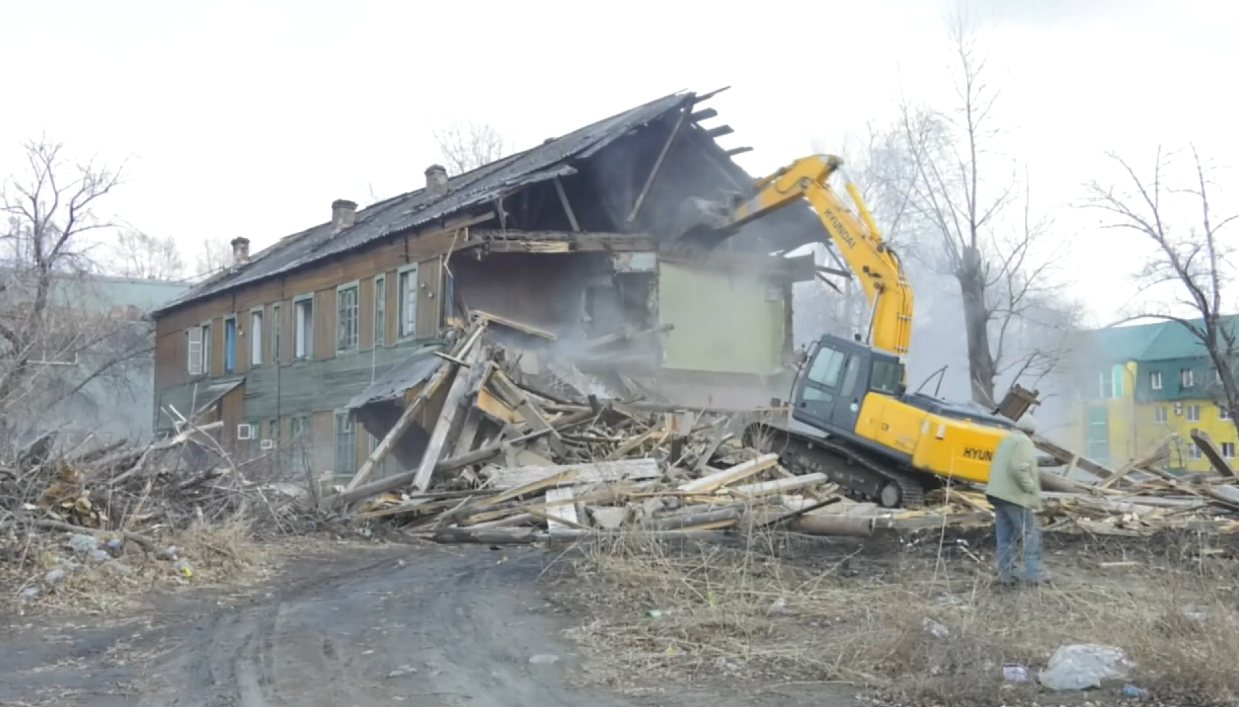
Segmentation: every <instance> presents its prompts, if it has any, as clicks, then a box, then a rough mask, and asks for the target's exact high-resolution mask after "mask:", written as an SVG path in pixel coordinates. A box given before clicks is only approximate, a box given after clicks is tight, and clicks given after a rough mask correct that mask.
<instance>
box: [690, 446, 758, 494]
mask: <svg viewBox="0 0 1239 707" xmlns="http://www.w3.org/2000/svg"><path fill="white" fill-rule="evenodd" d="M778 463H779V455H777V454H763V455H762V456H760V457H758V458H756V459H753V460H751V461H747V462H744V463H743V464H737V465H735V466H733V467H730V468H728V469H723V470H721V471H716V472H714V473H712V474H708V475H706V476H703V477H701V478H700V479H694V480H692V481H689V482H686V483H683V484H680V486H678V487H677V490H679V491H692V492H694V493H705V492H707V491H713V490H715V489H717V488H720V487H722V486H726V485H728V484H734V483H736V482H737V481H741V480H743V479H747V478H748V477H750V476H753V475H755V474H758V473H761V472H762V471H765V470H766V469H769V468H770V467H772V466H774V465H775V464H778Z"/></svg>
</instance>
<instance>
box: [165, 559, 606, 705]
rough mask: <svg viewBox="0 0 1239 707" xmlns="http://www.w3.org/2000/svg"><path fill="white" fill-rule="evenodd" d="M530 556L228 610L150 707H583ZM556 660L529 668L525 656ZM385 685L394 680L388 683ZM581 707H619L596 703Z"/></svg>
mask: <svg viewBox="0 0 1239 707" xmlns="http://www.w3.org/2000/svg"><path fill="white" fill-rule="evenodd" d="M541 557H542V556H540V555H539V554H538V553H536V552H521V553H517V554H516V555H515V556H513V557H512V558H511V559H508V560H506V561H499V560H500V558H501V556H500V555H499V554H498V553H492V552H488V551H486V550H484V549H480V548H477V549H475V548H469V551H467V552H451V551H448V550H443V549H440V548H418V549H417V550H415V551H412V552H410V553H409V554H408V555H407V556H406V560H404V561H401V560H396V559H388V560H384V561H382V562H379V563H375V564H372V565H369V566H367V567H364V568H363V569H361V570H354V571H352V572H350V573H348V574H344V575H340V576H334V577H327V578H323V579H320V580H317V581H313V582H309V583H306V584H303V585H301V586H299V587H296V588H293V589H290V590H289V591H286V592H284V593H283V594H282V595H281V596H278V597H275V598H274V599H272V600H269V601H267V602H266V603H263V604H261V605H257V606H251V607H248V608H244V609H240V610H226V611H221V612H218V613H217V614H215V615H213V616H211V617H209V618H207V619H206V620H204V621H202V622H200V623H199V624H198V625H196V626H192V627H188V628H187V629H186V631H187V632H189V633H192V634H194V635H189V636H183V638H184V639H186V644H185V645H184V646H183V648H182V649H180V650H179V651H178V652H177V653H176V655H175V656H174V658H173V659H172V660H170V661H168V662H167V663H165V664H164V666H163V667H162V668H160V669H157V671H156V672H157V675H158V683H159V684H160V685H161V686H162V689H159V690H158V692H156V693H154V694H151V695H149V697H148V698H147V699H145V700H144V701H143V703H144V704H146V705H149V706H150V707H156V706H158V707H164V706H172V705H176V706H177V707H276V706H283V705H299V706H301V705H303V706H306V707H312V706H316V705H323V706H324V707H326V706H328V705H330V706H331V707H337V706H339V705H345V706H348V705H355V706H356V707H368V706H369V705H379V704H382V705H392V704H399V703H400V702H401V701H403V702H404V703H405V704H415V705H419V706H422V705H424V706H426V707H461V706H463V705H469V706H470V707H500V706H502V707H513V706H516V705H539V706H545V707H556V706H558V705H564V706H565V707H566V706H567V705H573V707H575V706H576V705H578V704H580V703H581V698H582V695H581V694H579V693H578V692H576V691H574V690H570V689H569V688H568V687H567V686H566V682H565V679H564V675H565V671H566V670H570V669H571V665H572V663H573V661H572V659H571V658H570V656H569V655H568V651H569V648H568V647H567V646H565V645H564V643H563V642H562V641H561V640H560V639H559V638H558V629H559V627H558V626H557V625H556V624H555V622H554V621H553V620H552V619H550V618H548V617H546V616H543V615H542V614H540V613H535V612H536V611H537V610H536V609H535V611H534V612H531V609H534V608H535V607H541V606H542V600H541V598H540V596H539V593H538V587H537V584H536V580H537V574H538V572H539V571H540V570H541V568H542V564H541ZM539 654H550V655H556V656H559V658H560V659H559V661H558V662H556V663H554V664H532V663H530V658H531V657H532V656H534V655H539ZM393 671H397V672H400V671H403V674H397V675H394V676H391V677H389V674H391V673H392V672H393ZM585 702H587V703H589V704H591V705H598V707H610V706H611V705H620V704H624V703H621V702H615V701H613V700H612V699H611V698H610V697H608V696H605V695H599V694H591V695H588V696H587V699H586V700H585Z"/></svg>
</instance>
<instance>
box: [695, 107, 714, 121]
mask: <svg viewBox="0 0 1239 707" xmlns="http://www.w3.org/2000/svg"><path fill="white" fill-rule="evenodd" d="M717 117H718V111H716V110H714V109H713V108H706V109H705V110H699V111H697V112H696V113H693V114H692V115H690V116H688V119H689V120H691V121H693V122H694V123H700V122H701V121H703V120H709V119H710V118H717Z"/></svg>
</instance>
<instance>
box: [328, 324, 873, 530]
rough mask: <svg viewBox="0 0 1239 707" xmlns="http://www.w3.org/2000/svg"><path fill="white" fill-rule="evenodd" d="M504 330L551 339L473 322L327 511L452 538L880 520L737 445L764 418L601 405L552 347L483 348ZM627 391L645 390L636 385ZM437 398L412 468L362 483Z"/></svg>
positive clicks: (585, 379) (589, 380) (813, 477)
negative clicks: (747, 427) (395, 521)
mask: <svg viewBox="0 0 1239 707" xmlns="http://www.w3.org/2000/svg"><path fill="white" fill-rule="evenodd" d="M499 327H502V328H504V329H509V330H511V329H515V330H519V331H520V332H522V333H523V334H525V335H527V336H528V335H532V336H535V337H538V338H541V339H543V342H544V343H549V342H550V340H551V335H549V334H543V333H539V332H538V331H537V330H536V329H534V328H532V327H528V326H525V325H521V324H519V323H516V322H511V321H507V320H500V319H499V318H497V317H493V316H490V315H486V314H485V313H482V314H480V315H476V316H475V318H474V322H473V324H472V325H471V326H469V327H468V328H467V329H465V328H463V327H462V328H460V329H458V330H457V332H458V335H457V337H456V343H455V345H453V346H451V347H450V350H448V351H446V352H443V351H440V352H438V353H437V356H438V357H439V358H440V359H441V360H442V363H441V365H439V367H438V369H437V370H436V371H435V372H434V374H433V375H432V376H431V377H430V378H429V379H428V380H426V381H425V382H424V384H420V385H418V386H417V387H415V388H412V389H410V390H409V391H407V394H406V395H405V401H404V409H403V413H402V414H401V415H400V418H399V420H397V421H396V423H395V424H394V425H392V426H391V427H390V429H389V430H388V431H387V434H386V436H385V437H384V439H383V440H382V441H381V442H380V443H379V444H378V445H377V447H376V448H375V451H374V453H373V454H372V455H371V457H370V459H369V460H368V461H367V462H366V464H364V465H363V466H362V468H361V469H360V470H359V471H358V472H357V474H356V475H355V476H354V477H353V478H352V480H351V481H350V482H349V483H348V484H347V485H345V486H342V487H337V488H336V489H335V492H334V493H332V494H331V495H328V496H326V497H325V498H323V499H322V501H321V505H322V507H323V508H326V509H348V510H347V511H346V512H347V514H348V515H349V516H350V517H352V518H355V519H359V520H363V519H373V518H396V519H399V520H400V521H401V522H404V523H406V524H407V527H408V528H409V529H410V530H411V531H413V532H424V533H426V534H427V535H430V536H433V537H434V538H436V539H438V540H441V541H446V542H461V541H477V542H487V543H499V542H532V541H534V540H535V539H539V538H543V537H547V536H548V535H549V536H554V537H556V538H575V537H582V536H586V535H589V534H591V533H603V532H610V531H620V530H624V531H634V530H639V531H641V532H645V533H653V534H657V535H658V536H664V537H665V536H673V535H677V534H682V533H685V532H697V531H703V530H719V529H724V528H733V527H736V526H738V525H741V524H744V525H745V526H746V527H757V528H772V527H787V528H791V529H795V530H797V531H799V532H804V533H818V534H868V533H870V532H872V531H873V529H874V527H875V523H876V518H875V516H874V515H872V514H868V515H866V514H861V513H858V512H859V511H861V510H862V509H863V508H870V509H871V508H872V505H871V504H855V503H852V502H851V501H848V500H847V499H844V498H843V497H842V495H841V494H840V493H839V489H838V487H837V486H835V485H834V484H832V483H830V482H829V480H828V479H827V477H826V475H825V474H820V473H815V474H806V475H802V476H797V475H795V474H792V473H791V472H789V471H788V470H786V469H785V468H783V467H782V466H781V465H780V464H779V459H778V455H777V454H771V453H763V452H762V451H760V450H758V449H754V448H752V447H749V446H746V445H745V444H743V443H742V441H741V439H740V438H741V437H743V433H742V430H743V426H744V424H745V423H746V420H747V419H751V418H752V417H753V416H757V415H762V414H765V413H768V412H769V411H760V410H759V411H755V412H753V413H746V414H744V415H741V414H733V413H728V412H725V411H717V410H715V411H711V410H700V409H699V410H691V411H690V410H684V409H681V408H677V407H676V406H673V405H669V404H666V403H661V402H651V401H648V400H644V401H637V402H623V401H620V400H616V399H611V400H607V401H605V402H603V401H600V400H599V397H598V396H597V395H595V394H593V392H592V390H593V389H598V387H599V386H601V385H603V382H601V381H600V380H599V379H597V378H595V377H594V376H593V375H587V374H584V373H582V372H581V371H580V370H577V369H576V368H575V367H574V366H573V365H572V364H571V363H569V362H565V361H563V360H553V359H552V358H550V357H549V356H548V355H547V354H546V352H547V350H548V349H549V348H550V347H548V346H542V347H540V348H539V347H538V346H537V342H536V341H535V342H533V344H531V345H530V346H528V347H519V346H516V345H501V344H499V343H498V342H497V340H496V339H497V338H498V337H491V336H488V332H490V330H491V329H492V328H499ZM618 341H619V340H618V338H617V339H616V343H618ZM531 360H538V361H539V362H540V363H538V364H536V365H530V364H529V361H531ZM522 361H523V362H525V363H524V365H522ZM612 385H614V382H612ZM622 385H626V386H627V387H629V389H630V390H634V389H635V390H638V391H639V390H641V389H642V385H641V382H640V381H636V380H631V379H629V380H627V381H624V382H622ZM444 390H446V391H447V392H446V393H443V391H444ZM646 392H647V394H648V389H646ZM436 398H438V399H439V400H440V402H439V404H438V408H439V412H438V413H437V414H436V415H430V416H428V417H431V418H432V421H431V422H430V424H429V425H426V426H425V429H426V431H427V432H428V433H429V440H428V441H427V442H426V444H425V446H424V451H421V463H420V465H419V466H418V468H416V469H414V470H412V471H409V472H406V473H403V474H396V475H393V476H391V477H389V478H385V479H380V480H378V481H372V482H369V483H367V481H368V480H369V478H370V475H371V474H372V472H373V471H374V470H375V469H377V468H379V467H380V466H381V465H382V462H383V460H384V458H385V457H386V455H387V454H389V453H390V452H391V451H392V450H393V448H394V447H395V445H396V444H397V443H398V440H399V438H400V437H401V436H402V435H404V434H405V432H406V430H407V429H408V427H409V426H410V425H411V424H412V421H413V420H414V419H416V418H418V416H419V415H423V416H424V417H426V414H425V413H426V411H425V409H424V408H426V407H427V406H428V405H433V403H431V402H430V401H433V400H435V399H436ZM445 450H452V451H451V452H450V453H448V452H447V451H445ZM419 451H420V450H419Z"/></svg>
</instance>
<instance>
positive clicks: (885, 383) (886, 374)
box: [869, 360, 903, 394]
mask: <svg viewBox="0 0 1239 707" xmlns="http://www.w3.org/2000/svg"><path fill="white" fill-rule="evenodd" d="M902 382H903V366H901V365H899V364H898V363H894V362H892V361H881V360H878V361H874V362H873V372H872V373H871V374H869V389H870V390H876V391H878V392H879V393H890V394H894V393H895V391H896V390H898V388H899V384H900V383H902Z"/></svg>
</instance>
